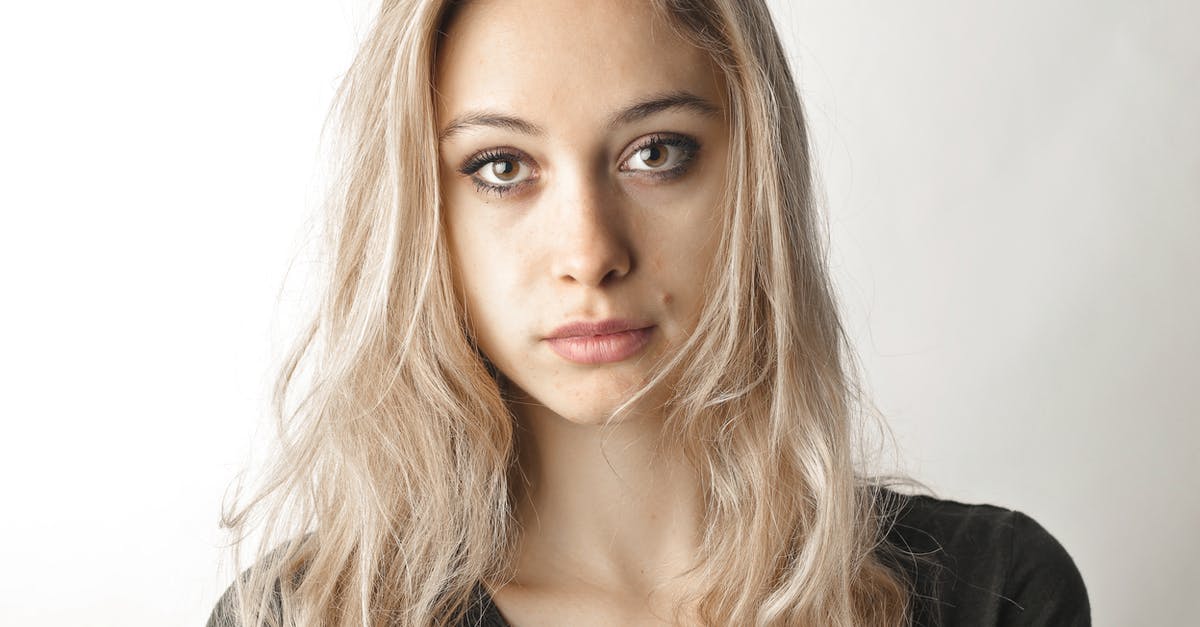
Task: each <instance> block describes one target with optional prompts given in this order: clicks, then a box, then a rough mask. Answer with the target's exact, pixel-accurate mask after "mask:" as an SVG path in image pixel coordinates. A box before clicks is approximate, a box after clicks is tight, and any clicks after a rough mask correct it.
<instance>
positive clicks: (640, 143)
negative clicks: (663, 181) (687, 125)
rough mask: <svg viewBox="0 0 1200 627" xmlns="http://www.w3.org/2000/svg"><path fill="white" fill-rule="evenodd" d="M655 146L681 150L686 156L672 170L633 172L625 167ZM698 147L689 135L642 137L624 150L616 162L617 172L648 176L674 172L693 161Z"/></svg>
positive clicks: (698, 143) (650, 135)
mask: <svg viewBox="0 0 1200 627" xmlns="http://www.w3.org/2000/svg"><path fill="white" fill-rule="evenodd" d="M657 145H661V146H674V147H676V148H679V149H681V150H683V151H684V152H685V153H686V155H685V156H684V158H683V160H682V161H680V162H679V163H678V164H676V165H675V167H674V168H668V169H666V170H642V169H637V170H634V169H629V168H626V167H625V163H626V162H628V161H629V160H630V159H632V158H633V156H634V155H636V154H637V153H638V152H640V151H642V150H644V149H646V148H649V147H650V146H657ZM700 147H701V145H700V142H699V141H698V140H697V139H695V138H693V137H691V136H689V135H684V134H682V133H651V134H649V135H644V136H642V137H640V138H638V139H637V140H635V141H634V142H633V145H632V147H631V148H629V149H628V150H626V151H625V153H624V154H622V156H621V159H620V161H618V162H617V170H619V171H621V172H643V173H645V174H648V175H655V174H661V173H665V172H672V171H676V170H677V169H678V168H681V167H685V166H686V164H687V163H688V162H690V161H691V160H692V159H694V158H695V157H696V155H697V154H698V153H699V152H700Z"/></svg>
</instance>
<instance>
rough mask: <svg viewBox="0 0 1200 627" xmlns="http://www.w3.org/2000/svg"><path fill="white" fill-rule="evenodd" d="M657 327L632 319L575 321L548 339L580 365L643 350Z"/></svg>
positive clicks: (623, 357) (626, 356)
mask: <svg viewBox="0 0 1200 627" xmlns="http://www.w3.org/2000/svg"><path fill="white" fill-rule="evenodd" d="M655 328H656V327H655V326H654V325H652V324H646V323H641V322H637V321H632V320H603V321H601V322H576V323H572V324H567V325H564V326H561V327H559V328H558V329H555V330H554V332H552V333H551V334H550V337H547V338H545V342H546V343H547V344H549V345H550V350H552V351H554V352H555V353H556V354H558V356H559V357H562V358H563V359H566V360H567V361H571V362H574V363H577V364H588V365H591V364H608V363H616V362H619V361H624V360H626V359H629V358H631V357H633V356H635V355H637V354H638V353H640V352H642V349H644V348H645V347H646V345H647V344H649V343H650V340H651V338H652V337H653V335H654V329H655Z"/></svg>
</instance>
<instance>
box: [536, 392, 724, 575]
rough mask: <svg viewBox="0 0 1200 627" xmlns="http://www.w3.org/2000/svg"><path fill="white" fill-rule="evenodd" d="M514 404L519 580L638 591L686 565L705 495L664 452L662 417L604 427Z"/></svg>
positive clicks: (637, 417) (697, 540) (683, 466)
mask: <svg viewBox="0 0 1200 627" xmlns="http://www.w3.org/2000/svg"><path fill="white" fill-rule="evenodd" d="M518 407H519V409H518V411H517V412H516V413H517V419H518V425H519V429H520V431H519V438H518V439H519V447H520V452H519V455H520V465H521V471H522V472H523V474H524V478H523V480H522V479H518V481H524V483H525V485H524V486H519V488H521V489H519V490H518V492H517V494H518V500H517V503H516V515H517V520H518V522H519V523H520V524H521V528H522V533H521V546H520V550H519V552H518V555H519V557H518V564H517V569H518V571H517V579H516V581H517V582H518V583H519V584H520V585H523V586H551V587H558V586H563V585H587V586H593V587H601V588H605V589H609V590H621V591H644V590H647V589H651V588H655V587H657V586H660V585H663V584H666V583H668V582H669V580H670V579H671V578H673V577H675V576H676V575H678V574H680V573H681V572H682V571H683V570H684V569H686V567H687V566H689V565H690V563H691V560H692V559H694V557H695V556H696V553H697V550H698V547H699V543H700V534H701V529H702V520H703V495H702V492H701V490H700V484H699V481H698V479H697V476H696V473H695V472H694V471H693V470H692V469H691V468H690V467H689V466H688V464H686V463H685V462H684V461H683V460H682V458H681V457H680V456H679V455H677V454H674V455H673V454H671V452H670V451H663V450H662V447H661V446H660V440H659V432H660V426H661V416H655V415H631V416H630V417H628V418H626V419H623V420H622V421H621V422H618V423H616V424H614V425H611V426H608V427H602V426H600V425H593V424H578V423H575V422H571V421H569V420H567V419H565V418H563V417H561V416H559V415H557V414H555V413H554V412H552V411H550V410H549V409H547V408H546V407H545V406H542V405H540V404H536V403H531V404H521V405H519V406H518Z"/></svg>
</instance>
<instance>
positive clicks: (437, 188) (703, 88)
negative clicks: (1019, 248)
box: [211, 0, 1088, 627]
mask: <svg viewBox="0 0 1200 627" xmlns="http://www.w3.org/2000/svg"><path fill="white" fill-rule="evenodd" d="M338 113H339V115H340V119H341V120H342V121H343V125H342V128H341V130H342V137H343V139H344V146H345V149H346V150H347V158H346V160H345V161H344V171H343V176H342V178H341V183H340V188H339V190H338V193H337V194H336V195H335V196H334V202H333V203H332V204H333V207H334V209H335V214H334V221H333V222H332V224H331V229H330V230H331V234H332V242H331V245H332V267H331V273H330V276H329V282H328V285H327V290H326V296H325V300H324V302H323V307H322V309H321V312H320V315H319V316H318V318H317V320H316V321H315V322H314V324H313V325H312V327H311V329H310V332H309V333H308V334H307V335H306V336H305V338H304V341H303V343H302V344H301V346H300V347H299V348H298V349H297V351H296V352H295V354H294V356H293V358H292V360H291V362H290V364H289V366H288V368H286V370H285V372H284V373H283V376H282V377H281V379H280V386H279V389H278V394H277V404H278V406H279V409H280V413H281V417H282V418H283V422H282V425H281V426H282V428H281V434H282V437H281V439H282V442H281V453H280V455H279V457H278V462H277V464H276V465H275V466H274V468H273V470H272V473H271V474H270V475H269V481H267V482H266V484H265V486H264V487H263V489H262V490H261V492H259V493H258V494H257V495H256V496H254V497H253V498H251V499H250V500H249V501H248V502H247V503H244V504H243V505H242V507H241V509H239V510H238V511H236V512H235V513H233V514H232V515H230V516H228V517H227V520H226V524H227V525H228V526H229V527H230V528H232V529H233V530H234V532H235V537H236V538H244V537H246V534H247V533H249V532H250V531H251V530H255V531H261V532H262V534H261V535H262V538H263V540H262V541H261V543H259V544H258V545H257V546H256V547H254V548H252V549H246V548H245V547H243V546H241V545H242V544H246V543H244V542H243V543H241V544H239V545H238V546H239V552H241V553H242V557H243V559H241V560H240V562H239V563H249V562H253V563H255V564H256V565H255V567H253V568H251V569H249V570H248V571H247V574H246V575H245V576H244V577H242V578H239V579H238V580H237V581H236V582H235V584H234V586H232V587H231V589H230V591H229V593H227V595H226V597H225V598H224V599H223V600H222V602H221V603H220V604H219V605H218V607H217V610H216V611H215V612H214V615H213V619H212V622H211V624H241V625H258V624H269V625H275V624H287V625H292V624H296V625H393V624H394V625H468V624H470V625H476V624H485V625H513V626H514V627H523V626H525V625H650V624H683V625H693V624H695V625H699V624H705V625H752V624H754V625H758V624H762V625H903V624H909V623H910V622H912V623H914V624H933V623H939V622H940V623H942V624H969V625H981V624H1016V623H1018V622H1019V623H1020V624H1054V625H1071V624H1086V623H1087V621H1088V606H1087V597H1086V593H1085V592H1084V589H1083V584H1082V580H1081V579H1080V577H1079V574H1078V571H1077V570H1076V569H1075V567H1074V565H1073V564H1072V563H1071V560H1070V558H1069V557H1068V556H1067V554H1066V553H1065V552H1064V551H1063V549H1062V547H1061V546H1059V545H1058V543H1057V542H1055V540H1054V539H1053V538H1052V537H1051V536H1049V535H1048V534H1047V533H1046V532H1045V531H1044V530H1043V529H1042V528H1041V527H1040V526H1038V525H1037V523H1035V522H1033V521H1032V520H1031V519H1029V518H1028V517H1026V516H1024V515H1022V514H1019V513H1016V512H1011V511H1008V510H1003V509H1000V508H995V507H990V506H967V505H962V504H958V503H954V502H951V501H940V500H937V499H933V498H930V497H906V496H901V495H899V494H898V493H896V492H892V491H890V490H888V489H886V488H884V487H883V486H882V484H881V482H879V481H876V480H871V479H868V478H864V477H861V476H859V474H858V473H856V466H855V459H856V455H855V451H854V446H855V443H856V440H855V439H854V438H853V437H852V436H853V434H854V433H855V431H856V428H857V425H856V423H855V418H856V417H857V415H858V414H857V413H856V412H855V403H854V400H855V398H854V397H855V388H854V386H853V383H852V379H851V378H850V376H849V368H848V362H849V359H850V358H849V356H848V353H847V352H846V349H845V341H844V337H843V333H842V329H841V327H840V325H839V322H838V318H837V315H836V311H835V307H834V302H833V296H832V290H831V288H830V286H829V281H828V278H827V276H826V270H825V267H824V261H823V258H822V254H821V247H820V245H819V242H820V232H819V230H818V227H817V225H818V219H817V215H816V209H815V207H814V203H813V193H812V182H811V178H810V164H809V154H808V148H807V138H806V131H805V125H804V121H803V116H802V113H801V105H800V101H799V99H798V96H797V94H796V90H795V86H794V84H793V81H792V78H791V75H790V72H789V70H788V67H787V64H786V60H785V57H784V54H783V51H782V49H781V47H780V44H779V41H778V39H777V37H776V36H775V31H774V28H773V25H772V23H771V18H770V16H769V14H768V12H767V10H766V7H765V6H764V4H763V3H762V2H761V1H758V0H708V1H701V0H695V1H685V0H658V1H653V2H647V1H645V0H623V1H612V2H576V1H574V0H555V1H545V0H544V1H539V2H536V3H535V2H520V1H518V0H476V1H470V2H437V1H434V0H391V1H385V2H384V6H383V9H382V12H381V14H380V15H379V19H378V23H377V24H376V26H375V28H374V30H373V31H372V32H371V34H370V35H369V37H368V39H367V41H366V42H365V43H364V44H363V47H362V49H361V51H360V53H359V56H358V58H357V59H356V61H355V63H354V66H353V67H352V68H351V71H350V73H349V75H348V77H347V78H346V81H345V83H344V85H343V87H342V90H341V94H340V108H339V110H338ZM301 382H303V383H304V385H303V386H302V385H301ZM256 525H261V529H258V528H257V527H256ZM247 552H249V553H250V554H249V555H246V553H247Z"/></svg>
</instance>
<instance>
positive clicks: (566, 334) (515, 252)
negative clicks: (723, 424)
mask: <svg viewBox="0 0 1200 627" xmlns="http://www.w3.org/2000/svg"><path fill="white" fill-rule="evenodd" d="M648 4H649V3H647V2H645V0H627V1H619V2H578V1H577V0H557V1H548V0H541V1H539V2H520V1H517V0H484V1H479V2H472V3H470V4H468V5H467V6H466V7H465V8H463V10H462V11H461V13H459V14H458V15H457V16H456V17H455V18H454V21H453V22H452V24H451V25H450V27H449V29H448V33H447V36H446V37H445V39H444V41H443V44H442V46H441V48H440V49H439V53H438V54H439V58H438V67H437V77H436V92H437V107H438V120H437V124H438V129H439V130H440V132H441V133H442V137H441V140H440V155H441V158H440V167H441V176H442V194H443V200H444V203H445V220H446V224H445V226H446V228H447V236H448V242H449V246H450V252H451V256H452V261H453V264H454V269H455V281H456V284H457V287H458V289H459V290H460V293H461V294H462V296H463V299H464V305H465V308H466V313H467V316H468V324H469V325H470V327H471V328H472V329H473V331H474V333H475V335H476V337H477V340H478V342H479V346H480V348H481V349H482V350H483V352H484V353H485V354H486V355H487V357H488V358H489V359H490V360H491V361H492V363H493V364H495V366H496V367H497V368H498V369H499V370H500V372H502V373H503V374H504V375H505V376H506V377H507V378H508V379H509V380H510V381H511V382H512V383H513V384H515V385H516V386H517V387H518V388H519V390H514V393H515V394H517V395H518V396H521V395H522V393H523V395H525V396H528V397H531V399H529V400H533V401H534V402H536V403H540V404H542V405H545V406H546V407H548V408H549V409H550V410H552V411H554V412H555V413H557V414H559V415H561V416H563V417H565V418H567V419H569V420H572V421H576V422H580V423H596V422H598V421H601V420H603V419H604V418H605V417H606V415H607V412H609V411H611V410H612V409H614V408H615V407H616V406H617V405H619V404H620V402H621V401H623V400H625V399H626V398H628V396H629V394H630V393H632V392H633V391H635V390H636V389H637V387H638V386H639V385H640V384H641V383H643V382H644V381H645V379H646V377H647V375H648V374H649V372H650V366H651V364H653V363H654V361H655V359H656V358H657V357H659V356H661V355H662V354H663V353H664V352H665V351H667V350H669V349H671V348H672V347H678V346H679V345H680V344H682V342H683V341H684V340H685V339H686V338H687V336H688V335H689V334H690V333H691V332H692V331H693V330H694V328H695V324H696V320H697V316H698V314H699V312H700V309H701V306H702V303H703V300H704V283H705V276H706V274H707V271H708V269H709V267H710V264H711V262H712V257H713V252H714V250H715V248H716V246H717V242H718V240H719V238H720V224H721V213H722V209H721V197H722V193H723V191H724V179H725V176H724V173H725V167H726V159H727V154H728V137H727V135H728V125H727V122H726V118H725V110H726V102H725V98H724V92H723V90H724V86H723V82H722V80H721V78H720V76H719V74H718V73H717V71H716V69H715V67H714V66H713V65H712V64H711V63H710V61H709V60H708V58H707V57H706V55H704V54H703V53H702V52H700V51H699V50H697V49H695V48H693V47H691V46H689V45H688V44H687V43H686V42H685V41H684V40H682V39H680V38H679V37H678V36H677V35H675V33H674V32H673V31H672V29H671V28H670V27H669V26H668V25H667V24H665V23H663V22H661V21H657V20H656V19H655V17H654V16H653V15H652V13H651V10H650V8H649V7H648ZM577 323H578V324H577ZM572 325H574V328H571V327H572ZM654 396H658V395H654ZM651 400H652V399H651Z"/></svg>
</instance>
